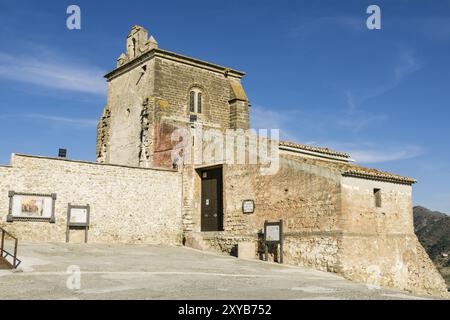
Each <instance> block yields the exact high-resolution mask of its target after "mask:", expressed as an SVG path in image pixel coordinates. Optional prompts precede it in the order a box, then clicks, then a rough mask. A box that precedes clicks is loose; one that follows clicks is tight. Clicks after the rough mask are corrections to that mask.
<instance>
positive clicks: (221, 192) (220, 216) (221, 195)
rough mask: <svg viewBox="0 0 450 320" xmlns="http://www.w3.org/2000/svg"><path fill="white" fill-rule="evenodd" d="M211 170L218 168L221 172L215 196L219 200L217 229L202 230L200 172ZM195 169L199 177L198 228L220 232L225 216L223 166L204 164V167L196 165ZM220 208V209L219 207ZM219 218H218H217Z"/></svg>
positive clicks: (201, 181)
mask: <svg viewBox="0 0 450 320" xmlns="http://www.w3.org/2000/svg"><path fill="white" fill-rule="evenodd" d="M211 170H220V172H221V181H220V182H221V185H220V188H218V189H220V190H218V194H217V197H218V199H220V200H219V203H218V212H217V215H218V228H217V230H207V231H206V230H203V228H202V219H203V211H202V204H203V200H204V199H203V189H202V188H203V178H202V173H203V172H204V171H211ZM195 171H196V172H197V175H198V177H199V179H200V186H199V201H198V202H199V204H200V206H199V207H200V208H199V209H200V220H199V229H200V232H221V231H224V222H225V221H224V220H225V219H224V216H225V212H224V198H225V197H224V194H225V185H224V179H223V177H224V167H223V165H222V164H219V165H214V166H204V167H198V168H196V169H195ZM219 208H220V209H219ZM219 219H220V220H219Z"/></svg>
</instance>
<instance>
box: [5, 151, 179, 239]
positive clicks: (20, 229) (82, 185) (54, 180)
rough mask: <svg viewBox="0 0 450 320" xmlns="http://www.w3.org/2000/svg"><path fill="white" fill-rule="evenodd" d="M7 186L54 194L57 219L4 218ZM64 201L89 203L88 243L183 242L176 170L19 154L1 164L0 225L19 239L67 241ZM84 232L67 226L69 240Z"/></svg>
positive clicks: (78, 237) (14, 188) (6, 209)
mask: <svg viewBox="0 0 450 320" xmlns="http://www.w3.org/2000/svg"><path fill="white" fill-rule="evenodd" d="M10 190H13V191H15V192H25V193H41V194H49V193H56V194H57V200H56V209H55V215H56V223H55V224H51V223H48V222H22V221H14V222H12V223H7V222H6V216H7V214H8V207H9V199H8V191H10ZM68 203H72V204H74V205H86V204H89V205H90V206H91V223H90V230H89V241H90V242H100V243H111V242H115V243H155V244H157V243H158V244H161V243H162V244H181V239H182V227H181V177H180V175H179V173H177V172H173V171H168V170H154V169H143V168H131V167H123V166H114V165H103V164H96V163H87V162H76V161H68V160H59V159H52V158H42V157H31V156H22V155H14V156H13V158H12V166H11V167H0V213H1V215H0V225H1V226H2V227H4V228H5V229H6V230H8V231H10V232H11V233H12V234H14V235H16V236H17V237H18V238H19V239H20V240H21V241H33V242H39V241H45V242H48V241H54V242H62V241H65V232H66V220H67V205H68ZM83 232H84V231H71V241H72V240H73V241H76V242H78V241H81V240H82V236H83Z"/></svg>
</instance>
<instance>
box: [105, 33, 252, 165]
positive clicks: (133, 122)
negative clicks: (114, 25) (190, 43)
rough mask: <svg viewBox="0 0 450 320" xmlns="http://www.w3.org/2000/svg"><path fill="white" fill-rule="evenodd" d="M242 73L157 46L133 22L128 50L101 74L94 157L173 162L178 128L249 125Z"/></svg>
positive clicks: (128, 161) (128, 162)
mask: <svg viewBox="0 0 450 320" xmlns="http://www.w3.org/2000/svg"><path fill="white" fill-rule="evenodd" d="M243 76H244V73H243V72H241V71H238V70H233V69H230V68H226V67H223V66H219V65H216V64H213V63H209V62H205V61H201V60H198V59H194V58H190V57H187V56H183V55H180V54H177V53H173V52H169V51H166V50H162V49H160V48H158V43H157V42H156V40H155V38H153V36H150V38H149V33H148V31H147V30H145V29H144V28H142V27H140V26H134V27H133V28H132V29H131V32H130V33H129V34H128V36H127V39H126V53H122V54H121V55H120V56H119V58H118V59H117V68H116V69H115V70H113V71H112V72H110V73H108V74H107V75H106V76H105V77H106V79H107V81H108V99H107V104H106V106H105V108H104V111H103V114H102V117H101V119H100V122H99V125H98V133H97V160H98V162H102V163H112V164H121V165H129V166H142V167H172V166H173V163H172V160H171V154H170V152H171V150H172V149H173V147H174V145H175V143H174V142H173V141H172V140H173V139H172V133H173V131H174V130H175V129H177V128H189V127H191V126H193V125H202V126H203V127H204V128H205V129H208V128H213V129H218V130H226V129H229V128H231V129H244V130H245V129H248V128H249V110H248V109H249V102H248V99H247V96H246V94H245V91H244V89H243V87H242V85H241V79H242V77H243Z"/></svg>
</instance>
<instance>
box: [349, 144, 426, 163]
mask: <svg viewBox="0 0 450 320" xmlns="http://www.w3.org/2000/svg"><path fill="white" fill-rule="evenodd" d="M349 152H350V154H351V156H352V158H353V159H354V160H355V161H357V162H361V163H381V162H391V161H399V160H406V159H412V158H416V157H418V156H421V155H422V154H424V152H425V150H424V149H423V148H422V147H420V146H405V147H400V148H398V149H397V148H396V149H392V150H387V149H375V150H370V149H355V150H349Z"/></svg>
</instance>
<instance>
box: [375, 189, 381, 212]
mask: <svg viewBox="0 0 450 320" xmlns="http://www.w3.org/2000/svg"><path fill="white" fill-rule="evenodd" d="M373 197H374V201H375V207H376V208H381V189H373Z"/></svg>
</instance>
